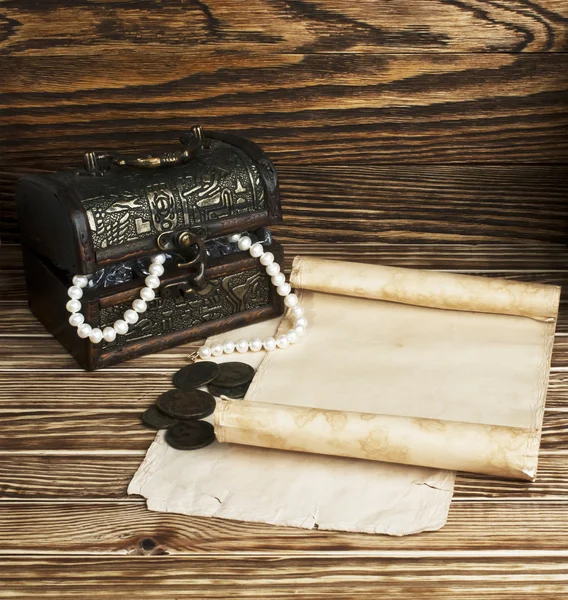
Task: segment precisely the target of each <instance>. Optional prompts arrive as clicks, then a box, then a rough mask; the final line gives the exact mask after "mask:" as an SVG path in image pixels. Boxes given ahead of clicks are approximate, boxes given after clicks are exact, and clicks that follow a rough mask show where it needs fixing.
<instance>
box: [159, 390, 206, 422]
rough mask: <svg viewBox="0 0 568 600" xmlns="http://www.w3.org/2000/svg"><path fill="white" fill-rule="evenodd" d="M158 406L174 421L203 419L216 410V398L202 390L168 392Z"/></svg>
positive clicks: (162, 395) (161, 398)
mask: <svg viewBox="0 0 568 600" xmlns="http://www.w3.org/2000/svg"><path fill="white" fill-rule="evenodd" d="M156 406H157V407H158V409H159V410H161V411H162V412H163V413H164V414H165V415H168V416H170V417H173V418H174V419H203V418H204V417H208V416H209V415H210V414H211V413H212V412H213V411H214V410H215V398H214V397H213V396H212V395H211V394H209V393H208V392H203V391H201V390H189V391H187V392H184V391H182V390H168V391H167V392H164V393H163V394H161V395H160V396H159V397H158V400H157V401H156Z"/></svg>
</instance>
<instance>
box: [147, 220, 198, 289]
mask: <svg viewBox="0 0 568 600" xmlns="http://www.w3.org/2000/svg"><path fill="white" fill-rule="evenodd" d="M206 235H207V234H206V231H205V229H204V228H202V227H195V228H192V229H186V230H185V231H164V232H162V233H161V234H160V235H159V236H158V241H157V243H158V247H159V248H160V250H163V251H164V252H167V253H168V254H173V255H175V256H177V257H178V258H179V260H178V263H177V266H178V267H179V268H180V269H186V268H190V267H193V269H194V271H195V273H192V274H191V275H190V277H189V278H188V285H187V286H186V291H190V288H192V289H194V290H196V291H200V290H203V289H205V288H206V287H207V281H206V279H205V265H206V261H207V253H206V250H205V237H206Z"/></svg>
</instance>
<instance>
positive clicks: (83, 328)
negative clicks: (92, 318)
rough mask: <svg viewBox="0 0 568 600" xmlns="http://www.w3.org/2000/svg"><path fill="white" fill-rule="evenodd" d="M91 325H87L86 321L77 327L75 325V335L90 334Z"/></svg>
mask: <svg viewBox="0 0 568 600" xmlns="http://www.w3.org/2000/svg"><path fill="white" fill-rule="evenodd" d="M92 330H93V329H92V327H91V326H90V325H88V324H87V323H83V325H79V327H77V335H78V336H79V337H80V338H83V339H85V338H88V337H89V336H90V335H91V331H92Z"/></svg>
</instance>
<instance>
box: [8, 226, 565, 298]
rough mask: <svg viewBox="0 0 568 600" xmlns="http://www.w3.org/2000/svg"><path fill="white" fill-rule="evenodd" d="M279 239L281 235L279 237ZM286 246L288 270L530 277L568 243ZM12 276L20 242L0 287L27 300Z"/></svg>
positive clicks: (559, 265)
mask: <svg viewBox="0 0 568 600" xmlns="http://www.w3.org/2000/svg"><path fill="white" fill-rule="evenodd" d="M283 233H284V234H285V231H284V232H283ZM277 237H278V239H280V235H278V236H277ZM284 249H285V256H284V259H285V262H284V266H285V270H286V271H288V272H289V271H290V268H291V266H292V261H293V259H294V257H295V256H296V255H297V254H302V255H306V256H319V257H321V258H327V259H329V260H348V261H355V262H365V263H369V264H382V265H390V266H398V267H410V268H413V269H433V270H437V271H454V272H461V273H472V272H475V273H479V274H483V273H485V274H486V275H488V276H493V274H494V273H507V272H515V273H518V275H519V277H521V276H525V277H529V276H531V275H532V274H534V273H537V272H542V273H559V274H560V275H559V276H561V275H562V273H565V272H568V248H567V246H566V244H539V243H526V244H522V245H521V244H495V243H492V244H463V243H462V244H460V243H453V244H452V243H438V244H436V243H432V244H425V243H420V244H410V243H404V244H393V243H388V242H380V241H374V242H334V243H333V244H330V243H326V242H310V243H305V242H301V241H299V242H293V241H287V242H285V243H284ZM11 274H14V275H18V276H21V275H23V264H22V252H21V247H20V246H19V245H18V244H4V245H2V246H0V285H1V286H2V289H3V290H12V293H13V297H14V301H15V302H21V303H23V302H25V292H24V291H23V288H22V287H21V286H18V288H17V289H16V288H14V287H13V286H12V285H11V284H10V282H9V276H10V275H11ZM4 280H6V281H4ZM16 294H20V295H19V296H16ZM1 301H2V299H1V298H0V302H1Z"/></svg>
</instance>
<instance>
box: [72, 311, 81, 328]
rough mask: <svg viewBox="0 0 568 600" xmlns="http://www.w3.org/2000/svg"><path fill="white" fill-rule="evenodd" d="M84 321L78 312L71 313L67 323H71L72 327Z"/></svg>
mask: <svg viewBox="0 0 568 600" xmlns="http://www.w3.org/2000/svg"><path fill="white" fill-rule="evenodd" d="M84 322H85V317H84V316H83V315H82V314H81V313H80V312H76V313H73V314H72V315H71V316H70V317H69V323H70V325H73V327H79V325H82V324H83V323H84Z"/></svg>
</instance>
